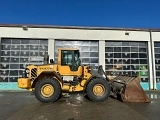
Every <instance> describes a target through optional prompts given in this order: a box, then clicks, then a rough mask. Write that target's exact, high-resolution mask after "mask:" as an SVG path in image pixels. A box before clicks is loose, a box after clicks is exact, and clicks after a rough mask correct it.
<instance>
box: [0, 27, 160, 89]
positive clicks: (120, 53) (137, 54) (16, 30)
mask: <svg viewBox="0 0 160 120" xmlns="http://www.w3.org/2000/svg"><path fill="white" fill-rule="evenodd" d="M61 47H67V48H68V47H72V48H79V49H80V53H81V56H80V58H81V62H82V64H90V65H91V66H92V68H93V69H96V68H97V67H98V65H102V66H103V69H104V70H105V72H106V73H107V75H108V76H109V77H114V76H116V75H119V74H125V75H133V76H135V75H138V76H140V78H141V85H142V87H143V89H144V90H160V29H133V28H107V27H75V26H46V25H0V90H20V89H19V88H18V87H17V78H18V77H22V74H23V71H24V69H25V66H26V65H27V64H43V56H44V54H45V52H48V53H49V56H50V59H54V61H55V62H56V61H57V49H58V48H61ZM117 66H118V67H117Z"/></svg>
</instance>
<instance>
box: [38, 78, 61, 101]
mask: <svg viewBox="0 0 160 120" xmlns="http://www.w3.org/2000/svg"><path fill="white" fill-rule="evenodd" d="M60 95H61V87H60V84H59V82H58V81H57V80H56V79H54V78H46V77H45V78H42V79H41V80H40V81H38V82H37V83H36V86H35V96H36V98H37V99H38V100H39V101H40V102H44V103H49V102H55V101H57V100H58V98H59V97H60Z"/></svg>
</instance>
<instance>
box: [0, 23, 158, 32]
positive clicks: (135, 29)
mask: <svg viewBox="0 0 160 120" xmlns="http://www.w3.org/2000/svg"><path fill="white" fill-rule="evenodd" d="M24 26H25V27H28V28H58V29H86V30H125V31H146V32H151V31H152V32H160V29H155V28H118V27H87V26H60V25H32V24H0V27H24Z"/></svg>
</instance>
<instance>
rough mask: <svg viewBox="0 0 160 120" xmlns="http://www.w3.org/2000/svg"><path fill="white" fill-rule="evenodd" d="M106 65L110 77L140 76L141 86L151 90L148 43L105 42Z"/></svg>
mask: <svg viewBox="0 0 160 120" xmlns="http://www.w3.org/2000/svg"><path fill="white" fill-rule="evenodd" d="M105 64H106V72H107V74H108V76H111V77H114V76H117V75H119V74H125V75H133V76H135V75H136V76H140V78H141V85H142V87H143V88H144V89H147V90H148V89H149V83H148V82H149V81H148V48H147V42H108V41H106V42H105Z"/></svg>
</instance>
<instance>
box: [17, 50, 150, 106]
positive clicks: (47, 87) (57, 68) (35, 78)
mask: <svg viewBox="0 0 160 120" xmlns="http://www.w3.org/2000/svg"><path fill="white" fill-rule="evenodd" d="M117 77H119V78H117ZM117 77H116V79H115V80H112V81H111V80H110V79H109V78H108V77H107V76H106V74H105V72H104V70H103V69H102V66H101V65H100V66H99V67H98V71H95V70H93V69H92V68H91V67H90V66H89V65H81V60H80V53H79V50H78V49H74V48H59V49H58V61H57V62H56V63H55V62H54V61H53V60H52V59H51V60H50V63H49V56H48V55H47V54H45V56H44V64H43V65H27V66H26V68H25V71H24V75H23V77H22V78H18V87H19V88H22V89H27V90H30V91H34V93H35V97H36V98H37V99H38V100H39V101H40V102H44V103H49V102H55V101H57V100H58V99H59V98H60V97H61V96H62V94H63V93H73V92H84V93H85V95H86V96H87V98H89V99H90V100H91V101H94V102H103V101H105V100H106V99H107V98H108V97H109V96H110V95H111V93H112V94H113V95H114V96H116V98H119V96H120V98H121V100H122V101H128V102H148V101H149V99H148V98H147V96H146V95H145V93H144V91H143V89H141V90H139V91H138V92H139V93H140V94H137V93H135V92H137V91H135V89H134V90H132V89H130V88H132V85H130V83H131V84H132V82H134V81H135V79H136V80H139V79H138V77H128V76H117ZM123 77H125V78H123ZM138 84H139V82H137V84H135V85H134V84H133V85H134V86H137V85H138ZM128 85H130V86H131V87H130V88H128V87H127V86H128ZM126 88H128V90H131V93H133V94H130V93H129V92H130V91H129V92H128V90H127V89H126ZM139 88H141V86H140V85H138V88H137V89H139ZM126 91H127V93H125V92H126ZM128 93H129V95H128ZM136 94H137V95H138V97H137V95H136ZM139 95H140V96H141V97H140V96H139ZM133 96H134V97H133ZM135 96H136V97H135ZM139 97H140V98H141V99H140V100H139V99H138V98H139ZM133 99H136V100H135V101H134V100H133Z"/></svg>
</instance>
